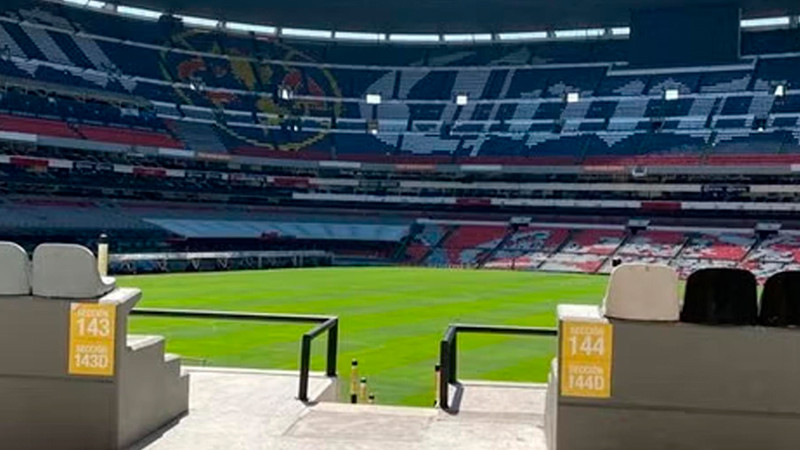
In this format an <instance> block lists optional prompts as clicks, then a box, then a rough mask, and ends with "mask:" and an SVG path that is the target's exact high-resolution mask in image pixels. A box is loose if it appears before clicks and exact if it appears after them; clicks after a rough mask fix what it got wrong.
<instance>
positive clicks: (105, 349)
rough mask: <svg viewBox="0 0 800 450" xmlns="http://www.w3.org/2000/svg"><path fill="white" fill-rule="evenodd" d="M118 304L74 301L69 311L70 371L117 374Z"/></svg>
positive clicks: (75, 372) (107, 374) (74, 373)
mask: <svg viewBox="0 0 800 450" xmlns="http://www.w3.org/2000/svg"><path fill="white" fill-rule="evenodd" d="M116 315H117V309H116V306H115V305H98V304H92V303H72V304H71V305H70V314H69V373H70V374H71V375H97V376H113V375H114V338H115V336H116V333H115V331H116V330H115V326H116Z"/></svg>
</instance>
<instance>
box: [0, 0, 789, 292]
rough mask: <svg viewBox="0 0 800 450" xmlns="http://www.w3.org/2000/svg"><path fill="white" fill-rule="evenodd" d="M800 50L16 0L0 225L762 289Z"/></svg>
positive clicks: (754, 34)
mask: <svg viewBox="0 0 800 450" xmlns="http://www.w3.org/2000/svg"><path fill="white" fill-rule="evenodd" d="M795 22H796V21H795ZM799 33H800V31H798V29H797V28H796V24H795V25H794V26H792V25H791V24H790V26H788V27H786V28H781V29H775V30H766V31H764V30H749V31H745V32H743V33H742V54H743V56H742V58H741V60H740V61H739V62H738V63H736V64H732V65H721V66H720V65H716V66H700V67H671V68H660V69H635V68H631V67H629V66H628V65H627V64H626V63H624V62H621V61H625V60H626V59H627V52H628V42H627V40H626V39H614V38H608V39H605V38H603V39H599V38H598V39H585V40H571V41H559V40H550V41H547V42H540V43H514V44H512V43H497V42H493V43H491V44H479V43H473V44H470V45H462V46H446V45H442V46H438V45H437V46H419V45H416V46H415V45H401V44H392V45H388V44H380V45H370V44H347V43H342V42H309V41H302V40H297V41H295V40H291V39H287V38H276V37H271V38H262V37H258V36H255V35H246V34H241V33H240V34H234V33H227V32H224V30H219V29H205V28H193V27H189V26H184V24H181V22H180V21H179V20H175V19H170V18H166V17H165V18H162V19H160V20H158V21H148V20H140V19H131V18H125V17H120V16H118V15H113V14H107V13H104V12H101V11H89V10H84V9H78V8H72V7H68V6H64V5H58V4H54V3H48V2H30V3H26V2H22V6H15V7H14V8H13V9H9V10H5V11H3V14H2V16H0V50H2V53H1V54H0V81H1V83H0V85H1V89H2V91H0V140H1V142H2V143H0V146H2V153H0V175H2V178H0V181H2V188H3V192H4V194H5V195H4V196H3V199H2V200H0V211H2V212H3V214H1V215H0V229H2V230H3V234H4V235H8V236H9V237H13V238H14V239H16V240H19V241H22V242H25V243H28V245H33V244H35V243H37V242H39V241H41V240H45V239H49V240H52V239H62V240H68V241H78V242H87V241H89V240H92V239H94V237H95V236H96V235H97V234H98V233H99V232H101V231H102V232H107V233H110V234H112V236H114V237H115V238H116V240H115V243H116V244H115V245H116V246H117V248H116V251H117V252H119V253H130V252H152V251H159V252H165V251H167V252H168V251H206V250H212V251H215V250H226V251H227V250H234V251H255V250H258V251H274V250H280V251H284V250H291V251H295V250H325V251H329V252H333V253H334V254H336V255H338V256H339V258H338V260H339V261H348V260H352V261H356V262H360V263H366V262H372V263H377V262H381V263H409V264H424V265H432V266H475V267H485V268H513V269H517V270H559V271H560V270H567V271H576V272H589V273H595V272H604V271H607V270H608V267H609V266H610V261H611V260H612V259H614V258H621V259H623V260H645V261H657V262H666V263H669V264H672V265H674V266H676V267H678V268H679V269H680V270H681V271H682V272H688V271H690V270H693V269H695V268H698V267H703V266H708V265H711V266H723V267H728V266H741V267H746V268H748V269H750V270H753V271H754V272H756V273H757V274H759V276H765V275H767V274H770V273H773V272H775V271H778V270H785V269H792V268H795V267H797V264H800V250H799V248H800V237H798V236H797V233H796V232H795V231H794V230H795V229H797V226H798V223H796V216H797V214H796V213H797V210H798V209H800V203H798V202H797V201H796V199H797V194H798V191H800V187H798V186H797V184H796V175H795V174H796V172H797V170H800V123H798V120H799V119H800V40H798V35H799ZM606 37H607V36H606ZM612 37H613V36H612ZM376 96H379V98H378V97H376ZM368 97H369V99H368ZM368 100H369V101H368ZM630 217H637V218H641V220H639V221H634V222H631V221H630V220H629V218H630ZM137 270H147V268H146V267H144V266H142V267H139V268H137Z"/></svg>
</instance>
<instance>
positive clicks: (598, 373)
mask: <svg viewBox="0 0 800 450" xmlns="http://www.w3.org/2000/svg"><path fill="white" fill-rule="evenodd" d="M561 333H562V337H561V348H560V352H561V395H562V396H565V397H587V398H610V397H611V377H612V374H611V356H612V351H613V346H614V342H613V339H614V330H613V326H612V325H611V324H610V323H602V322H572V321H564V322H562V327H561Z"/></svg>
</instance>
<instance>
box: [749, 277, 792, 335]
mask: <svg viewBox="0 0 800 450" xmlns="http://www.w3.org/2000/svg"><path fill="white" fill-rule="evenodd" d="M758 323H759V324H761V325H764V326H768V327H785V326H790V325H794V326H800V271H788V272H780V273H776V274H775V275H773V276H771V277H769V278H768V279H767V282H766V283H764V290H762V291H761V311H760V312H759V315H758Z"/></svg>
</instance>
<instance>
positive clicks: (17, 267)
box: [0, 242, 31, 295]
mask: <svg viewBox="0 0 800 450" xmlns="http://www.w3.org/2000/svg"><path fill="white" fill-rule="evenodd" d="M30 293H31V284H30V261H28V254H27V253H26V252H25V249H23V248H22V247H20V246H19V245H17V244H15V243H13V242H0V295H30Z"/></svg>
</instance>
